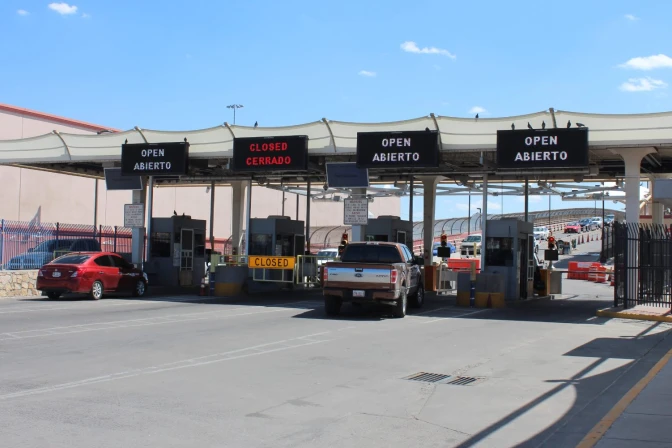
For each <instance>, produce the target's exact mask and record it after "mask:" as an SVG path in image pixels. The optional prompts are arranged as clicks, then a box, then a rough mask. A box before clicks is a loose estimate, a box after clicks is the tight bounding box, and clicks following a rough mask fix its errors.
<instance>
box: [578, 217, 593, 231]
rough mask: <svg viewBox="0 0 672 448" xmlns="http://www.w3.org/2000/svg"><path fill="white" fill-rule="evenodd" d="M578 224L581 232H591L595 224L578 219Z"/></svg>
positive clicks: (586, 219)
mask: <svg viewBox="0 0 672 448" xmlns="http://www.w3.org/2000/svg"><path fill="white" fill-rule="evenodd" d="M579 224H580V225H581V231H582V232H590V231H591V230H595V223H594V222H593V221H592V220H591V219H590V218H583V219H580V220H579Z"/></svg>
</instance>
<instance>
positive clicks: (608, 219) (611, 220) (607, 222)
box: [604, 213, 616, 226]
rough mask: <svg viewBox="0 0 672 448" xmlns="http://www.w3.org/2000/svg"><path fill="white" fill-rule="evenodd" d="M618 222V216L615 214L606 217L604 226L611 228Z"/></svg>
mask: <svg viewBox="0 0 672 448" xmlns="http://www.w3.org/2000/svg"><path fill="white" fill-rule="evenodd" d="M614 221H616V216H615V215H614V214H613V213H610V214H608V215H607V216H605V217H604V225H605V226H610V225H612V224H613V223H614Z"/></svg>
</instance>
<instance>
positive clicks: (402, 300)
mask: <svg viewBox="0 0 672 448" xmlns="http://www.w3.org/2000/svg"><path fill="white" fill-rule="evenodd" d="M407 294H408V293H407V292H406V287H405V286H402V287H401V292H400V293H399V300H397V303H396V304H395V305H394V311H392V315H393V316H394V317H397V318H402V317H405V316H406V306H407V305H408V297H407Z"/></svg>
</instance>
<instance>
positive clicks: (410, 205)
mask: <svg viewBox="0 0 672 448" xmlns="http://www.w3.org/2000/svg"><path fill="white" fill-rule="evenodd" d="M408 187H409V188H408V220H409V221H411V223H413V176H411V180H410V181H409V183H408Z"/></svg>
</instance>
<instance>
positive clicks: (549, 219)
mask: <svg viewBox="0 0 672 448" xmlns="http://www.w3.org/2000/svg"><path fill="white" fill-rule="evenodd" d="M548 229H549V230H550V229H551V192H550V191H549V192H548Z"/></svg>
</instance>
